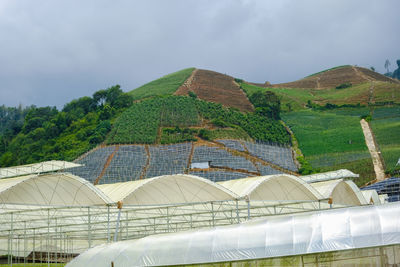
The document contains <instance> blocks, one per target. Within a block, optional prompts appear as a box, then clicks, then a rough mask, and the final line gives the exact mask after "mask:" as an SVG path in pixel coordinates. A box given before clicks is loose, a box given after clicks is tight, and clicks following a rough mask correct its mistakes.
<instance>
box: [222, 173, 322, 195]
mask: <svg viewBox="0 0 400 267" xmlns="http://www.w3.org/2000/svg"><path fill="white" fill-rule="evenodd" d="M219 184H220V185H222V186H224V187H226V188H227V189H229V190H231V191H232V192H234V193H236V194H237V195H239V197H248V198H249V199H250V200H318V199H323V197H322V196H321V194H319V193H318V191H316V190H315V189H314V188H313V187H312V186H310V185H309V184H307V183H306V182H304V181H303V180H301V179H299V178H297V177H296V176H293V175H288V174H277V175H268V176H260V177H249V178H243V179H236V180H230V181H225V182H219Z"/></svg>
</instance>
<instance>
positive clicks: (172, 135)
mask: <svg viewBox="0 0 400 267" xmlns="http://www.w3.org/2000/svg"><path fill="white" fill-rule="evenodd" d="M203 120H206V121H211V124H215V125H217V126H218V128H221V129H223V130H220V131H211V135H210V136H208V138H209V139H214V138H215V139H218V138H239V137H240V138H244V139H248V138H249V136H250V137H251V138H252V139H254V140H261V141H271V142H275V143H281V144H287V143H289V142H290V139H289V135H288V134H287V132H286V130H285V128H284V127H283V126H282V125H281V124H280V123H279V122H278V121H276V120H272V119H269V118H266V117H264V116H259V115H256V114H253V113H242V112H239V111H237V110H233V109H229V108H225V107H223V106H222V105H221V104H216V103H211V102H206V101H202V100H198V99H193V98H191V97H184V96H169V97H159V98H152V99H147V100H144V101H141V102H138V103H134V104H133V105H132V106H131V107H130V108H129V109H128V110H126V111H125V112H124V113H123V114H122V115H121V116H120V117H119V118H118V119H117V120H116V122H115V124H114V126H113V129H112V130H111V133H110V134H109V136H108V139H107V143H108V144H130V143H142V144H143V143H144V144H154V143H156V140H157V135H158V134H159V129H160V127H180V128H187V127H191V126H199V124H200V122H201V121H203ZM229 128H231V129H232V130H229ZM181 133H182V132H181V131H176V132H173V131H171V130H165V131H161V135H162V136H161V142H162V143H167V142H172V143H175V142H178V140H180V139H182V138H180V137H182V134H181ZM229 133H231V135H229ZM179 136H180V137H179ZM191 136H193V132H191V133H190V134H189V135H187V133H185V136H184V138H183V139H184V141H191V140H192V139H191V138H192V137H191ZM188 138H189V139H188Z"/></svg>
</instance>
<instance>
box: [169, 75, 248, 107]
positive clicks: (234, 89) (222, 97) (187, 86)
mask: <svg viewBox="0 0 400 267" xmlns="http://www.w3.org/2000/svg"><path fill="white" fill-rule="evenodd" d="M189 92H194V93H195V94H196V95H197V97H198V98H200V99H202V100H206V101H210V102H214V103H221V104H222V105H224V106H225V107H231V108H237V109H239V110H241V111H245V112H251V111H254V108H253V105H252V104H251V103H250V101H249V99H247V97H246V94H245V93H244V92H243V91H242V90H241V89H240V87H239V85H238V84H237V83H235V82H234V78H233V77H231V76H228V75H224V74H222V73H218V72H215V71H209V70H195V71H194V72H193V75H192V77H191V78H190V79H189V80H188V81H186V82H185V83H184V84H183V85H182V86H181V87H180V88H179V89H178V90H177V91H176V93H175V94H176V95H187V94H188V93H189Z"/></svg>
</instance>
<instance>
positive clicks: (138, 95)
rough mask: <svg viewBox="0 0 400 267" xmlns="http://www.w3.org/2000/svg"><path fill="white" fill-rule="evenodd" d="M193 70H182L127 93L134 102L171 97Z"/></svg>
mask: <svg viewBox="0 0 400 267" xmlns="http://www.w3.org/2000/svg"><path fill="white" fill-rule="evenodd" d="M193 70H194V68H188V69H183V70H180V71H177V72H174V73H171V74H168V75H166V76H164V77H161V78H159V79H157V80H154V81H152V82H149V83H147V84H145V85H142V86H140V87H139V88H137V89H134V90H132V91H130V92H129V94H130V95H132V97H133V99H134V100H138V99H143V98H147V97H152V96H164V95H172V94H173V93H175V91H176V90H177V89H178V88H179V87H180V86H181V85H182V84H183V83H184V82H185V81H186V79H187V78H189V76H190V75H191V74H192V72H193Z"/></svg>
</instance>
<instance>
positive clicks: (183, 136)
mask: <svg viewBox="0 0 400 267" xmlns="http://www.w3.org/2000/svg"><path fill="white" fill-rule="evenodd" d="M198 132H199V131H198V129H190V128H183V129H181V128H180V127H179V126H176V127H175V128H163V129H162V134H161V140H160V143H161V144H173V143H182V142H191V141H197V138H196V137H195V136H196V135H197V134H198Z"/></svg>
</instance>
